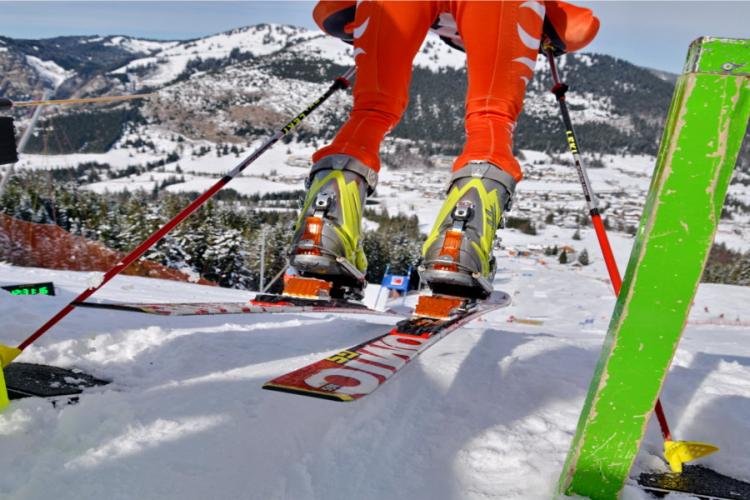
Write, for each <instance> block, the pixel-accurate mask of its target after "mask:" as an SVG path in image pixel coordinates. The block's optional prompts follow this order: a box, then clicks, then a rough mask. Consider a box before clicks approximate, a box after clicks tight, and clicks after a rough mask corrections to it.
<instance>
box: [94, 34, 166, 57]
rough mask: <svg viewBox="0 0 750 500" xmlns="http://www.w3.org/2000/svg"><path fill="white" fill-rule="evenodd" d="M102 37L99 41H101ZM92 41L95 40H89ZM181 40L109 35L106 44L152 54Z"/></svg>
mask: <svg viewBox="0 0 750 500" xmlns="http://www.w3.org/2000/svg"><path fill="white" fill-rule="evenodd" d="M101 40H102V38H100V39H99V40H98V41H101ZM89 41H90V42H91V41H93V40H89ZM179 43H180V42H178V41H167V42H165V41H158V40H145V39H140V38H132V37H128V36H113V37H109V38H108V39H107V41H105V42H104V45H106V46H108V47H119V48H121V49H124V50H127V51H128V52H132V53H134V54H152V53H155V52H159V51H162V50H166V49H170V48H172V47H174V46H176V45H178V44H179Z"/></svg>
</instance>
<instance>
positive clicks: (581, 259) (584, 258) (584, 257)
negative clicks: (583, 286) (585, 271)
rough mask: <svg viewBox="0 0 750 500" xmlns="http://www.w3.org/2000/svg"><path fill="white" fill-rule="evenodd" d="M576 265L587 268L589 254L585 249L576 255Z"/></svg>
mask: <svg viewBox="0 0 750 500" xmlns="http://www.w3.org/2000/svg"><path fill="white" fill-rule="evenodd" d="M578 263H579V264H581V265H582V266H588V265H589V252H588V250H586V249H585V248H584V249H583V251H582V252H581V253H580V255H578Z"/></svg>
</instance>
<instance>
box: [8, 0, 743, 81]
mask: <svg viewBox="0 0 750 500" xmlns="http://www.w3.org/2000/svg"><path fill="white" fill-rule="evenodd" d="M574 3H576V4H577V5H583V6H587V7H589V8H591V9H593V10H594V12H595V13H596V14H597V15H598V16H599V18H600V19H601V22H602V28H601V30H600V32H599V35H598V37H597V39H596V40H595V41H594V42H593V44H592V45H590V46H589V47H587V49H586V50H588V51H591V52H599V53H604V54H609V55H613V56H616V57H620V58H623V59H625V60H628V61H630V62H633V63H635V64H638V65H641V66H647V67H651V68H656V69H661V70H666V71H671V72H674V73H678V72H680V70H681V68H682V63H683V61H684V58H685V54H686V52H687V46H688V44H689V43H690V42H691V41H692V40H693V39H695V38H697V37H699V36H702V35H713V36H725V37H734V38H750V22H748V20H749V19H750V1H733V2H731V1H730V2H727V1H677V0H675V1H614V0H609V1H579V2H574ZM314 5H315V2H312V1H283V0H275V1H236V2H224V1H194V2H185V1H171V2H158V1H133V2H106V1H90V2H68V1H61V0H57V1H30V0H26V1H23V2H3V1H0V9H2V10H1V11H0V12H1V13H0V35H4V36H10V37H14V38H47V37H53V36H60V35H115V34H117V35H131V36H138V37H144V38H154V39H187V38H197V37H201V36H205V35H210V34H213V33H217V32H220V31H225V30H229V29H232V28H236V27H239V26H246V25H250V24H257V23H262V22H266V23H269V22H270V23H284V24H293V25H297V26H304V27H307V28H310V29H316V27H315V24H314V23H313V21H312V17H311V15H310V13H311V12H312V8H313V7H314Z"/></svg>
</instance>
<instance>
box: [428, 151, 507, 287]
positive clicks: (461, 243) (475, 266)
mask: <svg viewBox="0 0 750 500" xmlns="http://www.w3.org/2000/svg"><path fill="white" fill-rule="evenodd" d="M515 185H516V181H515V179H514V178H513V177H512V176H511V175H510V174H508V173H506V172H505V171H503V170H501V169H499V168H497V167H496V166H494V165H492V164H490V163H487V162H470V163H469V164H468V165H466V166H465V167H463V168H461V169H460V170H457V171H456V172H454V173H453V176H452V177H451V181H450V186H449V188H448V193H447V198H446V200H445V203H443V207H442V209H441V210H440V213H439V214H438V217H437V220H436V221H435V226H434V227H433V229H432V232H431V233H430V236H429V237H428V238H427V241H425V244H424V246H423V247H422V262H421V264H420V267H419V272H420V276H421V277H422V279H423V280H424V281H425V282H426V283H427V285H429V287H430V288H431V289H432V291H433V292H434V293H437V294H445V295H454V296H459V297H466V298H474V299H483V298H486V297H488V296H489V295H490V294H491V293H492V290H493V288H492V280H493V278H494V276H495V258H494V256H493V255H492V248H493V245H494V242H495V233H496V231H497V229H498V228H499V227H500V224H501V222H502V216H503V211H504V210H508V209H510V203H511V198H512V195H513V191H514V189H515Z"/></svg>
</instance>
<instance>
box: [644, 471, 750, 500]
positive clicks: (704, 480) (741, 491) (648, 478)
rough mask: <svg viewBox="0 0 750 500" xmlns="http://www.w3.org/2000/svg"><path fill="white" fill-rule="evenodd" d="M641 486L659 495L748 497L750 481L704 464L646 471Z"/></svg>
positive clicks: (728, 499) (741, 499)
mask: <svg viewBox="0 0 750 500" xmlns="http://www.w3.org/2000/svg"><path fill="white" fill-rule="evenodd" d="M638 486H639V487H640V488H641V489H643V490H644V491H648V492H649V493H652V494H653V495H655V496H658V497H663V496H664V495H666V494H667V493H683V494H686V495H692V496H694V497H697V498H701V499H709V500H746V499H748V498H750V483H746V482H744V481H740V480H739V479H734V478H732V477H729V476H725V475H724V474H720V473H718V472H716V471H714V470H712V469H709V468H707V467H703V466H701V465H686V466H685V467H684V469H683V471H682V472H680V473H676V472H644V473H642V474H641V475H640V476H639V477H638Z"/></svg>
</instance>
